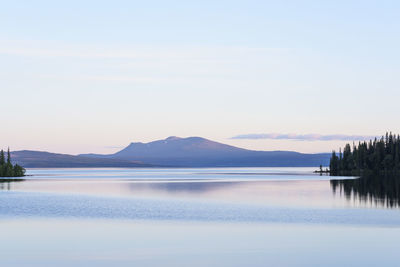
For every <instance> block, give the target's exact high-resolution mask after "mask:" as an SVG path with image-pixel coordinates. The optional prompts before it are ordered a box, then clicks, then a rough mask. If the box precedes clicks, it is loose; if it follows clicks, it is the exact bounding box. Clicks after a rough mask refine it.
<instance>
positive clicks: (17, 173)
mask: <svg viewBox="0 0 400 267" xmlns="http://www.w3.org/2000/svg"><path fill="white" fill-rule="evenodd" d="M24 175H25V169H24V168H23V167H21V166H19V165H18V164H15V165H13V164H12V163H11V156H10V149H8V151H7V160H6V157H5V156H4V151H3V150H1V152H0V177H21V176H24Z"/></svg>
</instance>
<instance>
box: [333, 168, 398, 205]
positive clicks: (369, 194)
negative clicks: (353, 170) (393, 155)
mask: <svg viewBox="0 0 400 267" xmlns="http://www.w3.org/2000/svg"><path fill="white" fill-rule="evenodd" d="M330 184H331V188H332V191H333V193H334V194H339V195H341V196H342V195H344V197H345V198H346V199H347V200H349V201H350V200H359V201H360V202H362V203H366V204H371V205H375V206H377V207H388V208H399V207H400V176H379V175H370V176H367V177H362V178H358V179H350V180H331V181H330Z"/></svg>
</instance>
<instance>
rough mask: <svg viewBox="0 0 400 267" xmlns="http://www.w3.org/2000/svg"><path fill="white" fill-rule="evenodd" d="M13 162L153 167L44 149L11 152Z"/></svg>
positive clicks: (32, 165) (33, 165)
mask: <svg viewBox="0 0 400 267" xmlns="http://www.w3.org/2000/svg"><path fill="white" fill-rule="evenodd" d="M11 158H12V161H13V163H17V164H19V165H21V166H23V167H25V168H85V167H87V168H95V167H135V168H137V167H152V165H149V164H144V163H141V162H133V161H127V160H119V159H108V158H91V157H82V156H73V155H68V154H57V153H50V152H43V151H32V150H21V151H14V152H11Z"/></svg>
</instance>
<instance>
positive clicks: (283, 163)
mask: <svg viewBox="0 0 400 267" xmlns="http://www.w3.org/2000/svg"><path fill="white" fill-rule="evenodd" d="M79 157H86V158H97V159H116V160H126V161H140V162H144V163H148V164H153V165H158V166H169V167H315V166H319V165H323V166H327V165H328V164H329V159H330V153H318V154H304V153H299V152H293V151H255V150H248V149H243V148H238V147H234V146H230V145H226V144H222V143H218V142H215V141H211V140H208V139H205V138H202V137H187V138H180V137H176V136H171V137H168V138H166V139H164V140H157V141H153V142H149V143H140V142H138V143H131V144H130V145H129V146H127V147H126V148H124V149H122V150H121V151H118V152H117V153H114V154H109V155H100V154H81V155H79Z"/></svg>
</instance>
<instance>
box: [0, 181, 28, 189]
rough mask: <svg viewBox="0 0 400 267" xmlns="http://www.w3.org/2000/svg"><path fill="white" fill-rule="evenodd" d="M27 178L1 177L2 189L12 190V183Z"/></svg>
mask: <svg viewBox="0 0 400 267" xmlns="http://www.w3.org/2000/svg"><path fill="white" fill-rule="evenodd" d="M22 181H25V179H2V178H0V190H11V185H12V183H17V182H22Z"/></svg>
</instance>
